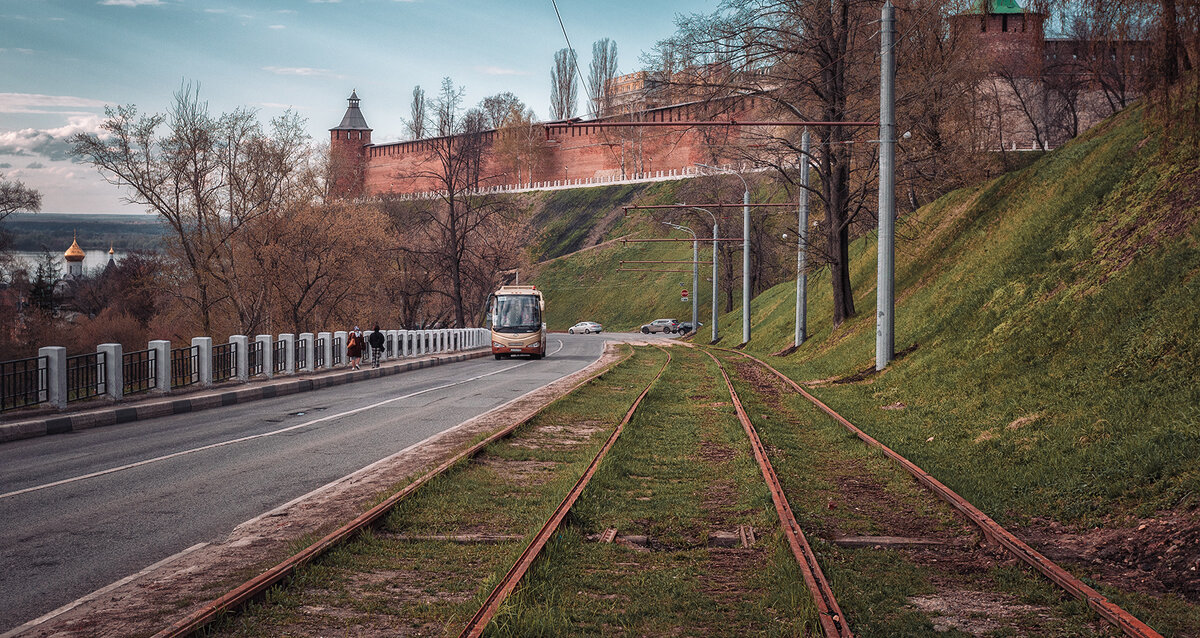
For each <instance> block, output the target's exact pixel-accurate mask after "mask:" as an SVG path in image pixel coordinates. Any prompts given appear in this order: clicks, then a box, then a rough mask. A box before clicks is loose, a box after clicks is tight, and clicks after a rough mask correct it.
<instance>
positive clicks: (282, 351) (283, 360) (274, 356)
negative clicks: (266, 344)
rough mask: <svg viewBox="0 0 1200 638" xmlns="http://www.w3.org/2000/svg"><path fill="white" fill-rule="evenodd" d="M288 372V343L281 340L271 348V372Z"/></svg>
mask: <svg viewBox="0 0 1200 638" xmlns="http://www.w3.org/2000/svg"><path fill="white" fill-rule="evenodd" d="M284 370H287V342H286V341H284V340H282V339H280V340H279V341H276V342H275V343H274V345H273V346H272V347H271V371H272V372H283V371H284Z"/></svg>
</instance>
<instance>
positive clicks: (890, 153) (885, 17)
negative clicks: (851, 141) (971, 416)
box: [875, 0, 896, 370]
mask: <svg viewBox="0 0 1200 638" xmlns="http://www.w3.org/2000/svg"><path fill="white" fill-rule="evenodd" d="M895 32H896V14H895V8H894V7H893V6H892V3H891V0H887V2H885V3H884V5H883V13H882V17H881V19H880V25H879V58H880V69H879V264H878V266H877V275H878V280H877V282H876V287H875V289H876V291H877V296H876V300H877V305H876V316H875V319H876V323H875V369H876V370H883V369H884V368H886V367H887V365H888V364H889V363H891V362H892V356H893V354H894V353H895V345H896V342H895V336H894V334H893V331H894V329H895V301H894V297H893V294H894V292H895V290H894V286H895V272H894V269H895V257H896V254H895V220H896V184H895V159H896V110H895V102H896V94H895V89H894V84H895V79H896V57H895V56H896V53H895V50H894V46H893V42H892V39H893V37H894V36H895Z"/></svg>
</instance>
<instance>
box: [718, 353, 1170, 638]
mask: <svg viewBox="0 0 1200 638" xmlns="http://www.w3.org/2000/svg"><path fill="white" fill-rule="evenodd" d="M709 349H712V350H718V351H722V352H726V353H729V354H732V355H738V356H741V357H744V358H746V359H748V360H750V361H752V362H753V363H755V364H757V365H759V366H761V367H763V368H765V369H766V370H767V371H768V372H769V373H770V374H772V375H774V376H775V377H777V378H778V379H779V380H780V381H782V382H783V383H784V384H785V385H786V386H788V387H789V388H791V389H792V390H794V391H795V392H796V393H797V394H800V395H801V396H803V397H804V398H805V399H806V400H808V401H809V402H811V403H812V404H813V405H814V406H816V407H817V408H818V409H819V410H821V411H822V412H824V413H825V414H826V415H828V416H830V417H831V418H833V419H834V420H835V421H837V422H838V424H839V425H841V426H842V427H843V428H845V429H846V430H848V431H849V432H850V433H851V434H853V435H854V436H855V437H856V438H858V439H859V440H860V441H862V442H863V443H865V444H866V445H868V446H869V447H872V448H875V449H877V450H879V451H880V452H882V453H883V454H884V456H886V457H887V458H888V459H889V460H891V461H892V462H894V463H895V464H896V465H898V466H899V467H901V468H902V469H903V470H904V471H905V472H907V473H908V474H910V475H911V476H912V477H913V478H914V479H916V481H917V482H918V483H919V484H920V485H922V486H923V487H924V488H926V489H927V490H928V491H929V492H930V493H932V494H934V495H935V496H937V497H938V498H939V499H940V500H941V501H943V502H944V503H946V504H947V505H948V506H950V507H951V508H952V509H953V510H954V511H956V512H957V513H958V514H960V515H961V516H962V517H963V518H965V519H966V520H967V521H969V522H970V523H971V524H973V525H974V526H975V527H976V528H978V530H979V532H980V533H981V534H982V535H983V537H984V538H985V539H986V540H987V542H989V543H991V544H993V545H995V546H998V547H1002V548H1004V550H1005V551H1006V552H1007V553H1008V554H1009V555H1011V556H1013V557H1014V558H1016V559H1017V560H1019V561H1021V562H1022V563H1024V564H1026V565H1028V566H1029V567H1032V568H1033V569H1035V570H1037V571H1038V572H1039V573H1041V574H1042V575H1043V576H1045V577H1046V578H1047V579H1049V580H1050V581H1051V582H1053V583H1054V584H1055V585H1057V586H1058V587H1060V588H1061V589H1062V590H1064V591H1066V592H1067V593H1068V594H1070V595H1071V596H1073V597H1075V598H1077V599H1079V600H1082V601H1084V602H1085V603H1086V604H1087V606H1088V607H1089V608H1090V609H1092V610H1093V611H1095V612H1096V613H1097V614H1098V615H1099V616H1100V617H1101V618H1103V619H1104V620H1105V621H1107V622H1108V623H1110V624H1111V625H1113V626H1115V627H1116V628H1118V629H1120V630H1121V631H1122V632H1123V633H1124V634H1125V635H1127V636H1131V637H1133V638H1161V635H1160V634H1159V633H1158V632H1156V631H1155V630H1154V629H1152V628H1151V627H1149V626H1148V625H1146V624H1145V623H1143V622H1142V621H1140V620H1138V619H1137V618H1136V617H1135V616H1133V615H1132V614H1130V613H1129V612H1128V611H1126V610H1124V609H1122V608H1121V607H1120V606H1118V605H1116V604H1115V603H1113V602H1112V601H1110V600H1108V599H1107V597H1105V596H1104V595H1103V594H1101V593H1100V592H1098V591H1096V590H1095V589H1094V588H1092V587H1090V586H1088V585H1087V584H1086V583H1084V582H1083V581H1081V580H1079V579H1078V578H1076V577H1075V576H1073V575H1072V574H1071V573H1070V572H1068V571H1066V570H1065V569H1063V568H1062V567H1060V566H1059V565H1057V564H1056V563H1054V562H1053V561H1051V560H1050V559H1048V558H1046V557H1045V556H1043V555H1042V554H1041V553H1039V552H1038V551H1037V550H1035V549H1033V548H1032V547H1030V546H1029V545H1028V544H1026V543H1025V542H1024V541H1022V540H1020V539H1019V538H1017V537H1016V536H1015V535H1014V534H1012V533H1011V532H1009V531H1008V530H1007V529H1005V528H1004V527H1002V526H1001V525H1000V524H999V523H997V522H996V521H995V520H993V519H992V518H991V517H989V516H988V515H987V514H985V513H983V511H982V510H980V509H979V508H977V507H975V506H974V505H972V504H971V503H970V502H969V501H967V500H966V499H964V498H963V497H962V496H960V495H959V494H958V493H956V492H955V491H953V490H951V489H950V488H949V487H947V486H946V485H944V484H943V483H941V482H940V481H938V480H937V479H936V478H935V477H933V475H931V474H929V473H928V472H926V471H925V470H923V469H921V468H920V466H918V465H917V464H915V463H913V462H912V461H909V460H908V459H907V458H905V457H904V456H902V455H901V454H899V453H898V452H896V451H894V450H892V449H891V448H889V447H888V446H886V445H884V444H883V443H881V442H880V441H878V440H877V439H875V438H874V437H872V436H870V435H869V434H867V433H866V432H864V431H863V430H862V429H861V428H859V427H857V426H856V425H854V424H853V423H851V422H850V421H849V420H848V419H846V418H845V417H843V416H842V415H840V414H838V413H837V412H836V411H834V410H833V409H832V408H830V407H829V406H828V405H826V404H825V403H824V402H822V401H821V400H820V399H818V398H817V397H815V396H813V395H812V394H811V393H809V392H808V391H806V390H805V389H804V388H802V387H801V386H800V385H799V384H798V383H796V382H795V381H793V380H792V379H791V378H790V377H788V376H787V375H785V374H783V373H782V372H780V371H779V370H777V369H776V368H774V367H773V366H771V365H770V364H768V363H767V362H765V361H763V360H761V359H759V358H757V357H755V356H753V355H751V354H749V353H746V352H742V351H740V350H733V349H728V348H705V351H706V353H707V351H708V350H709ZM708 354H709V356H713V355H712V354H711V353H708ZM714 359H715V357H714ZM731 390H732V387H731Z"/></svg>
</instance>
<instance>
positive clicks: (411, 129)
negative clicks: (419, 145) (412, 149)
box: [408, 84, 426, 140]
mask: <svg viewBox="0 0 1200 638" xmlns="http://www.w3.org/2000/svg"><path fill="white" fill-rule="evenodd" d="M425 108H426V102H425V89H422V88H421V85H420V84H418V85H416V86H414V87H413V92H412V103H411V104H410V105H409V107H408V109H409V116H408V136H409V139H414V140H423V139H425V126H426V122H425Z"/></svg>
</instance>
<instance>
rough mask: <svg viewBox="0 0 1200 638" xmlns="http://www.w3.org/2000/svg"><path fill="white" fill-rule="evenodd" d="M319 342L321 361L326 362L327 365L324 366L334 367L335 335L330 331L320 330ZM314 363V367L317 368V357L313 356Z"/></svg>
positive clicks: (318, 334)
mask: <svg viewBox="0 0 1200 638" xmlns="http://www.w3.org/2000/svg"><path fill="white" fill-rule="evenodd" d="M317 344H319V345H317V346H316V347H318V348H320V349H321V361H324V362H325V365H324V366H322V367H324V368H332V367H333V335H332V334H331V333H328V332H318V333H317ZM313 364H314V365H313V368H314V369H315V368H316V367H317V366H316V357H314V358H313Z"/></svg>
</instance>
